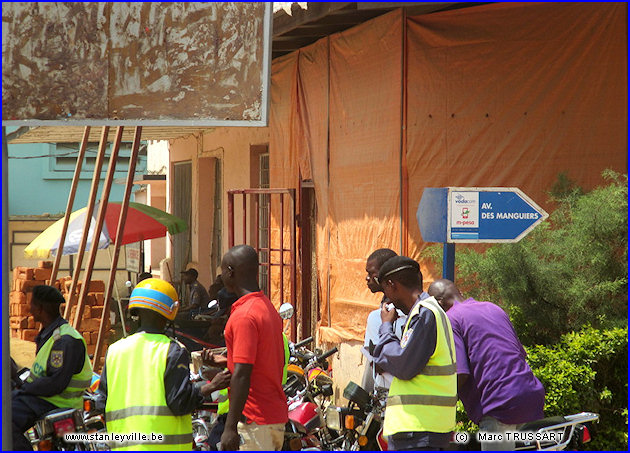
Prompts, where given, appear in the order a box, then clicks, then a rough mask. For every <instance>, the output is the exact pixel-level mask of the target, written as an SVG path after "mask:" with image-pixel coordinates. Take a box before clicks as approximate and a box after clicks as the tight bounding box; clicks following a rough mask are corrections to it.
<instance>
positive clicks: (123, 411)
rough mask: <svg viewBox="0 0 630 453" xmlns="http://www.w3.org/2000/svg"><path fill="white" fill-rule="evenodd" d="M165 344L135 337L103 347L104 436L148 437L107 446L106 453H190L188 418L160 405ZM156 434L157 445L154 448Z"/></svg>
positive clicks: (159, 338)
mask: <svg viewBox="0 0 630 453" xmlns="http://www.w3.org/2000/svg"><path fill="white" fill-rule="evenodd" d="M170 344H171V339H170V338H168V337H167V336H166V335H162V334H153V333H146V332H138V333H135V334H133V335H131V336H129V337H127V338H124V339H122V340H119V341H117V342H116V343H114V344H112V345H111V346H110V347H109V350H108V352H107V359H106V362H105V367H106V370H107V372H106V374H107V376H106V377H107V403H106V405H105V422H106V425H107V432H108V433H118V434H124V433H127V434H128V433H143V434H146V435H148V439H144V440H145V441H144V443H143V442H142V440H143V439H138V438H137V437H136V438H133V439H130V441H129V440H128V441H127V442H125V443H111V444H110V445H111V447H112V450H190V449H191V448H192V417H191V414H185V415H174V414H173V412H171V410H170V409H169V407H168V405H167V403H166V389H165V388H164V373H165V370H166V358H167V355H168V349H169V346H170ZM158 434H161V435H162V442H157V443H156V440H157V439H156V435H158ZM152 435H153V436H152ZM138 440H140V442H139V443H138V442H137V441H138Z"/></svg>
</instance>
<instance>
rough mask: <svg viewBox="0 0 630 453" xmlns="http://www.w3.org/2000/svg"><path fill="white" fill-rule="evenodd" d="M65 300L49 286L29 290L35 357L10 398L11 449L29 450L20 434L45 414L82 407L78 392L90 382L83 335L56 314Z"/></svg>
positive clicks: (88, 361)
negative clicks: (38, 325)
mask: <svg viewBox="0 0 630 453" xmlns="http://www.w3.org/2000/svg"><path fill="white" fill-rule="evenodd" d="M64 302H65V300H64V298H63V296H62V295H61V293H60V292H59V291H58V290H57V289H56V288H53V287H52V286H47V285H39V286H36V287H34V288H33V297H32V299H31V310H30V312H31V315H32V316H33V317H34V318H35V322H41V323H42V330H41V331H40V332H39V335H37V337H36V338H35V343H37V349H36V350H37V356H36V357H35V362H34V363H33V367H32V368H31V374H30V376H29V377H28V379H27V381H26V382H25V383H24V384H23V385H22V386H21V387H20V388H19V389H17V390H14V392H13V395H12V409H13V449H14V450H32V449H33V448H32V447H31V443H30V442H29V441H28V439H27V438H26V437H25V436H24V432H25V431H26V430H28V429H29V428H30V427H32V426H33V425H34V424H35V422H36V421H37V420H38V419H39V418H41V417H42V415H44V414H45V413H47V412H50V411H52V410H54V409H58V408H76V409H80V408H81V407H83V398H82V392H83V390H85V389H86V388H87V387H88V386H89V385H90V382H91V379H92V365H91V364H90V359H89V358H88V354H87V348H86V345H85V340H84V339H83V336H82V335H81V334H80V333H79V332H77V331H76V330H75V329H74V328H72V327H71V326H70V324H68V321H66V320H65V319H63V318H62V317H61V316H60V314H59V306H60V305H61V304H62V303H64Z"/></svg>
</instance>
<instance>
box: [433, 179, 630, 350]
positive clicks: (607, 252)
mask: <svg viewBox="0 0 630 453" xmlns="http://www.w3.org/2000/svg"><path fill="white" fill-rule="evenodd" d="M603 177H604V179H606V180H608V182H609V184H608V185H606V186H604V187H598V188H596V189H594V190H593V191H591V192H588V193H583V191H582V190H581V189H580V188H578V187H576V186H575V185H574V184H573V183H571V182H570V181H568V180H567V178H566V176H563V175H561V176H560V177H559V179H558V183H556V185H554V189H553V190H552V192H551V193H550V196H551V199H552V200H553V201H555V202H556V203H557V205H558V207H557V209H556V210H555V211H554V212H553V213H552V214H551V215H550V217H549V219H548V221H546V222H543V223H542V224H541V225H539V226H537V227H536V228H535V229H534V230H533V231H532V232H531V233H530V234H529V235H528V236H526V237H525V238H524V239H523V240H521V241H520V242H518V243H515V244H498V245H495V246H492V247H489V248H488V249H487V250H486V251H485V252H484V253H480V252H478V251H476V250H474V249H472V248H464V246H458V251H457V258H456V265H457V271H456V275H457V282H458V285H459V286H460V288H461V289H462V291H463V292H464V294H467V295H470V296H473V297H475V298H476V299H477V300H490V301H493V302H496V303H499V304H501V305H502V306H503V307H504V308H505V309H506V311H507V312H508V313H509V314H510V318H511V320H512V323H513V324H514V327H515V329H516V331H517V332H518V334H519V338H520V339H521V341H522V342H523V343H524V344H526V345H533V344H553V343H554V342H556V341H557V340H558V339H559V338H560V336H561V335H562V334H565V333H567V332H571V331H573V330H578V329H580V328H582V327H583V326H585V325H591V326H593V327H598V328H610V327H618V326H621V325H625V324H626V323H627V285H628V279H627V272H628V266H627V262H628V252H627V247H628V241H627V233H628V230H627V221H628V215H627V211H628V202H627V199H628V185H627V179H628V178H627V175H619V174H617V173H614V172H612V171H605V172H604V173H603ZM439 255H440V252H439V251H438V248H437V247H432V248H430V249H429V250H428V251H427V252H426V253H425V254H424V256H425V257H429V258H432V259H434V261H436V262H437V261H439V259H436V258H438V257H439Z"/></svg>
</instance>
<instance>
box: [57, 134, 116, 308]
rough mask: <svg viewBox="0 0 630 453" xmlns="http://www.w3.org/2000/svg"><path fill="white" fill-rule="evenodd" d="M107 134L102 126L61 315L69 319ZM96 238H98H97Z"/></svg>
mask: <svg viewBox="0 0 630 453" xmlns="http://www.w3.org/2000/svg"><path fill="white" fill-rule="evenodd" d="M108 135H109V126H103V130H102V132H101V142H100V144H99V145H98V154H97V155H96V163H95V164H94V176H93V177H92V188H91V189H90V198H89V199H88V205H87V208H86V211H85V222H84V224H83V235H82V236H81V243H80V244H79V252H78V254H77V263H76V267H75V268H74V274H73V275H72V283H71V285H70V292H69V296H68V300H67V301H66V309H65V311H64V314H63V317H64V318H65V319H66V320H69V317H70V310H71V309H72V305H73V303H74V297H73V296H74V293H75V292H76V289H77V284H78V282H79V274H80V273H81V265H82V264H83V255H85V245H86V244H87V239H88V234H89V231H90V223H92V214H93V213H94V201H95V200H96V193H97V192H98V184H99V182H100V180H101V169H102V168H103V159H104V157H105V150H106V149H107V136H108ZM97 240H98V239H97Z"/></svg>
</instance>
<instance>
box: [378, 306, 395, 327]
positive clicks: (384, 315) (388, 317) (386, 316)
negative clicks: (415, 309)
mask: <svg viewBox="0 0 630 453" xmlns="http://www.w3.org/2000/svg"><path fill="white" fill-rule="evenodd" d="M388 305H389V304H383V306H382V307H381V321H383V322H389V323H393V322H394V321H396V319H397V318H398V313H396V309H395V308H394V307H392V309H391V310H390V311H388V310H387V307H388ZM389 306H391V305H389Z"/></svg>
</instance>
